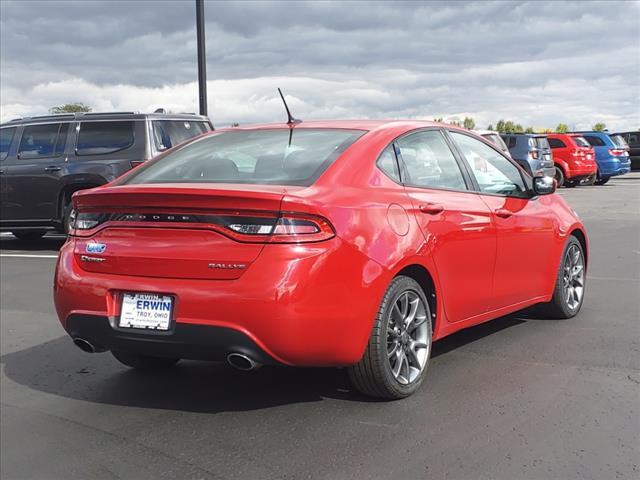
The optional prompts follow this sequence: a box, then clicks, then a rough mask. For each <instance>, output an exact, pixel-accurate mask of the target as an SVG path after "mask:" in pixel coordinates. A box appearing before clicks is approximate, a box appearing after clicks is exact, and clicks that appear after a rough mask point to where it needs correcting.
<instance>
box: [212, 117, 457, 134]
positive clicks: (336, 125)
mask: <svg viewBox="0 0 640 480" xmlns="http://www.w3.org/2000/svg"><path fill="white" fill-rule="evenodd" d="M290 127H291V125H289V124H287V123H260V124H251V125H242V126H238V127H228V128H221V129H218V130H217V131H218V132H220V131H234V130H266V129H279V128H282V129H286V128H290ZM425 127H440V128H449V129H452V130H462V131H464V130H465V129H463V128H461V127H456V126H455V125H450V124H446V123H439V122H432V121H428V120H366V119H365V120H312V121H306V120H305V121H303V122H300V123H296V124H293V128H296V129H310V128H320V129H345V130H365V131H374V130H389V129H394V130H396V129H397V130H407V131H409V130H415V129H418V128H425Z"/></svg>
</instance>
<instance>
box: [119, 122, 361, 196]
mask: <svg viewBox="0 0 640 480" xmlns="http://www.w3.org/2000/svg"><path fill="white" fill-rule="evenodd" d="M364 133H365V132H364V131H362V130H342V129H328V128H326V129H325V128H322V129H312V128H300V129H296V128H294V129H289V128H286V129H285V128H277V129H264V130H236V131H226V132H219V133H213V134H211V135H208V136H205V137H203V138H200V139H197V140H195V141H193V142H192V143H189V144H187V145H184V146H183V147H179V148H178V149H176V150H175V151H173V152H170V153H168V154H167V155H166V156H165V157H162V158H159V159H158V160H156V161H152V162H148V163H146V164H144V165H142V166H140V167H138V168H137V169H136V170H134V172H133V173H132V174H131V175H130V176H128V177H127V178H126V179H124V180H123V183H124V184H145V183H251V184H271V185H303V186H308V185H311V184H312V183H313V182H315V181H316V180H317V179H318V178H319V177H320V175H321V174H322V173H323V172H324V171H325V170H326V169H327V168H328V167H329V165H331V164H332V163H333V162H334V161H335V160H336V159H337V158H338V157H339V156H340V155H341V154H342V152H344V151H345V150H346V149H347V148H348V147H349V146H350V145H351V144H353V143H354V142H355V141H356V140H357V139H358V138H360V137H361V136H362V135H363V134H364Z"/></svg>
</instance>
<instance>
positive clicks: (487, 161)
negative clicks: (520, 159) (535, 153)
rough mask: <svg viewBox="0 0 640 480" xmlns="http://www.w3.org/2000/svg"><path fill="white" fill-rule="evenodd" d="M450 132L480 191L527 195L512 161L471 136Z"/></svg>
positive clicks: (511, 195)
mask: <svg viewBox="0 0 640 480" xmlns="http://www.w3.org/2000/svg"><path fill="white" fill-rule="evenodd" d="M450 133H451V137H453V139H454V140H455V142H456V144H457V145H458V148H459V149H460V151H461V152H462V154H463V155H464V157H465V158H466V160H467V163H468V164H469V166H470V167H471V171H472V172H473V175H474V176H475V178H476V180H477V182H478V185H479V187H480V191H482V192H484V193H491V194H495V195H505V196H509V197H521V198H527V197H528V196H529V193H528V192H527V188H526V186H525V183H524V180H523V178H522V175H521V174H520V170H519V169H518V167H516V166H515V165H514V164H513V163H511V162H510V161H509V160H507V159H506V158H505V157H503V156H502V155H501V154H499V153H498V152H496V151H495V150H494V149H493V148H491V147H489V146H488V145H486V144H484V143H482V142H480V141H478V140H476V139H475V138H473V137H470V136H468V135H464V134H462V133H458V132H450Z"/></svg>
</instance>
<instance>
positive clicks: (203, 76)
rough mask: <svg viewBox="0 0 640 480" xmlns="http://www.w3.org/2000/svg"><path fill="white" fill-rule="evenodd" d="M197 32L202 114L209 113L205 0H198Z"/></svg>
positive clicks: (199, 90) (199, 91)
mask: <svg viewBox="0 0 640 480" xmlns="http://www.w3.org/2000/svg"><path fill="white" fill-rule="evenodd" d="M196 33H197V38H198V93H199V102H200V115H207V54H206V52H205V42H204V0H196Z"/></svg>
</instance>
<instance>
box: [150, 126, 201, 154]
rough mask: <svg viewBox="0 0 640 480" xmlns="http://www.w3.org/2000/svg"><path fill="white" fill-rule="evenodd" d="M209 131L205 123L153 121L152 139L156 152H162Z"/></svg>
mask: <svg viewBox="0 0 640 480" xmlns="http://www.w3.org/2000/svg"><path fill="white" fill-rule="evenodd" d="M209 130H211V128H209V125H208V124H207V123H206V122H193V121H187V120H154V121H153V139H154V142H155V145H156V150H158V151H159V152H162V151H164V150H168V149H169V148H171V147H175V146H176V145H178V144H179V143H182V142H184V141H185V140H189V139H190V138H192V137H195V136H198V135H200V134H201V133H204V132H208V131H209Z"/></svg>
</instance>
